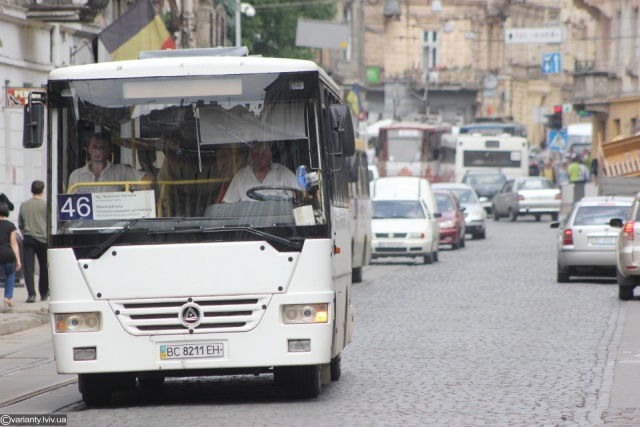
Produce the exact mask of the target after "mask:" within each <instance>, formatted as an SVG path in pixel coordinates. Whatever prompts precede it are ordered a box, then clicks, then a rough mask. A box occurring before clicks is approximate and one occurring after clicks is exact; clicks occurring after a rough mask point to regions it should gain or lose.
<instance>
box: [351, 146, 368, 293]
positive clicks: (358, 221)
mask: <svg viewBox="0 0 640 427" xmlns="http://www.w3.org/2000/svg"><path fill="white" fill-rule="evenodd" d="M349 162H350V165H349V209H350V210H349V217H350V219H351V259H352V261H351V270H352V276H351V280H352V282H353V283H359V282H362V267H364V266H367V265H369V262H370V261H371V240H372V239H371V213H372V207H371V196H370V194H369V167H368V162H367V153H366V145H365V142H364V141H363V140H362V139H360V138H356V152H355V154H354V155H353V157H350V158H349Z"/></svg>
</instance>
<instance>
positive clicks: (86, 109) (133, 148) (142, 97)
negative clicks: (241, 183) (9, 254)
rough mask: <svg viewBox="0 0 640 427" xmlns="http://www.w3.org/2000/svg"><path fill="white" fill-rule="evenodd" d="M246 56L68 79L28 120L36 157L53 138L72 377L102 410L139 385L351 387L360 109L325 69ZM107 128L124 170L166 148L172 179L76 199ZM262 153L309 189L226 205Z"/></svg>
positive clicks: (57, 288) (55, 292)
mask: <svg viewBox="0 0 640 427" xmlns="http://www.w3.org/2000/svg"><path fill="white" fill-rule="evenodd" d="M239 50H240V51H241V53H240V54H239V55H237V56H215V55H216V52H217V51H216V50H215V49H214V50H200V51H198V50H196V52H195V55H194V52H192V51H189V50H175V51H161V52H143V53H142V54H141V58H144V59H138V60H132V61H120V62H112V63H99V64H91V65H82V66H74V67H68V68H60V69H56V70H53V71H52V72H51V73H50V75H49V78H48V83H47V87H46V92H42V93H39V94H34V95H33V96H32V97H30V99H29V104H28V105H27V106H26V107H25V129H24V140H23V145H24V146H25V148H34V147H38V146H39V145H40V144H41V143H42V138H43V134H44V133H45V129H46V140H47V144H48V153H49V154H48V156H49V159H48V164H49V175H48V179H47V183H48V185H47V190H48V193H47V196H48V202H49V207H50V210H49V218H48V224H49V230H48V231H49V237H48V244H49V252H48V254H49V268H50V273H49V275H50V280H51V300H50V303H49V308H50V312H51V316H52V325H53V345H54V352H55V359H56V366H57V370H58V372H60V373H65V374H73V373H75V374H78V377H79V389H80V392H81V394H82V398H83V400H84V401H85V403H86V404H87V405H89V406H100V405H105V404H107V403H108V402H109V401H110V398H111V396H112V393H113V392H117V391H119V390H122V389H129V388H131V387H135V386H136V379H137V380H138V382H139V384H140V386H142V387H159V386H161V385H162V383H163V381H164V380H165V378H167V377H190V376H201V375H226V374H234V375H238V374H252V375H253V374H273V375H274V380H275V381H276V382H277V383H280V384H285V385H287V386H289V387H290V389H291V391H292V392H293V394H294V395H295V396H297V397H316V396H317V395H318V394H319V393H320V390H321V386H322V385H325V384H328V383H329V382H330V381H332V380H338V379H339V378H340V359H341V351H342V350H343V348H344V347H345V346H346V345H347V343H349V342H350V341H351V326H352V308H351V304H350V298H351V273H352V272H351V238H350V232H349V193H348V182H347V176H348V170H347V169H348V168H347V167H346V166H345V165H346V164H347V162H346V160H347V157H348V156H351V155H353V153H354V130H353V125H352V121H351V113H350V111H349V109H348V107H346V106H345V105H343V104H340V95H339V94H340V89H339V87H338V86H337V85H336V84H335V83H334V82H333V81H332V80H331V79H330V78H329V77H328V76H327V74H326V73H325V72H324V71H323V70H322V69H321V68H320V67H318V66H317V65H316V64H314V63H312V62H309V61H300V60H291V59H274V58H261V57H250V56H246V55H247V52H246V48H244V49H239ZM225 54H226V55H230V54H229V52H228V49H226V53H225ZM45 104H46V107H47V108H46V111H47V112H46V119H45V113H44V112H45V107H44V106H45ZM95 132H100V133H102V134H105V133H108V134H109V135H110V139H111V144H112V158H111V162H113V163H124V162H125V161H126V160H125V159H131V165H130V166H131V168H132V169H136V168H137V167H139V164H138V160H137V159H141V158H142V157H144V156H143V154H149V153H148V152H153V154H155V159H156V167H159V171H158V172H157V176H156V177H155V178H154V179H153V180H151V181H136V180H133V181H129V180H117V181H111V182H102V181H101V182H80V183H78V184H77V185H75V184H74V185H73V186H70V185H69V175H70V174H71V172H72V171H74V170H75V169H78V168H82V167H85V168H89V169H93V167H92V166H91V164H87V163H86V159H87V153H86V151H85V150H86V148H87V145H86V144H87V140H88V139H89V138H90V136H91V135H92V134H94V133H95ZM262 141H266V142H268V143H269V144H270V146H271V153H272V163H271V168H272V169H273V168H274V164H275V163H279V164H280V166H279V168H280V170H281V171H283V170H284V168H288V169H289V170H290V171H296V172H297V178H298V179H297V181H298V182H300V185H299V186H298V187H297V188H295V187H292V186H290V185H289V186H282V185H272V186H270V187H262V186H256V187H253V188H250V189H249V190H248V191H247V192H246V194H247V197H249V198H250V199H251V200H249V201H239V202H235V203H217V202H218V201H219V200H220V197H219V196H220V193H221V192H224V191H226V184H227V183H228V182H229V181H230V180H231V177H232V176H233V172H235V171H237V170H239V169H240V168H241V167H243V166H244V165H245V164H247V159H248V156H249V150H250V149H251V148H253V147H254V146H255V145H256V144H257V143H258V142H262ZM162 160H163V163H162V164H159V163H160V162H162ZM123 168H127V167H126V166H123ZM229 169H231V172H232V173H230V174H227V173H226V172H223V171H226V170H229ZM137 175H140V174H139V173H137ZM293 182H296V180H295V178H294V181H293ZM107 185H108V186H107ZM146 188H149V189H146ZM113 189H115V190H117V191H107V190H113ZM283 193H284V195H283Z"/></svg>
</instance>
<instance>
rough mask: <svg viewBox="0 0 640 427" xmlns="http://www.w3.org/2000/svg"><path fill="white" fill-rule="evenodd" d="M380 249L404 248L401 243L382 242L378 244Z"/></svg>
mask: <svg viewBox="0 0 640 427" xmlns="http://www.w3.org/2000/svg"><path fill="white" fill-rule="evenodd" d="M378 247H379V248H400V247H402V243H400V242H380V243H378Z"/></svg>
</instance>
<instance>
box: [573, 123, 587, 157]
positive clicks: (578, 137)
mask: <svg viewBox="0 0 640 427" xmlns="http://www.w3.org/2000/svg"><path fill="white" fill-rule="evenodd" d="M592 133H593V124H592V123H591V122H585V123H572V124H570V125H567V152H568V153H570V154H580V155H582V151H583V150H589V152H591V142H592V140H593V138H592Z"/></svg>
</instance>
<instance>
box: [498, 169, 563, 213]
mask: <svg viewBox="0 0 640 427" xmlns="http://www.w3.org/2000/svg"><path fill="white" fill-rule="evenodd" d="M491 204H492V210H493V219H494V221H498V220H499V219H500V218H502V217H508V218H509V219H510V220H511V221H515V220H516V219H518V217H519V216H524V215H532V216H533V217H534V218H535V219H536V221H540V217H541V216H542V215H550V216H551V219H552V220H553V221H557V220H558V214H559V213H560V207H561V205H562V194H561V192H560V189H559V188H557V187H556V186H554V185H553V183H552V182H551V181H549V180H548V179H547V178H543V177H537V176H536V177H533V176H530V177H527V178H517V179H512V180H509V181H507V182H505V183H504V185H503V186H502V188H501V189H500V191H498V192H497V193H496V195H495V196H493V200H492V202H491Z"/></svg>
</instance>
